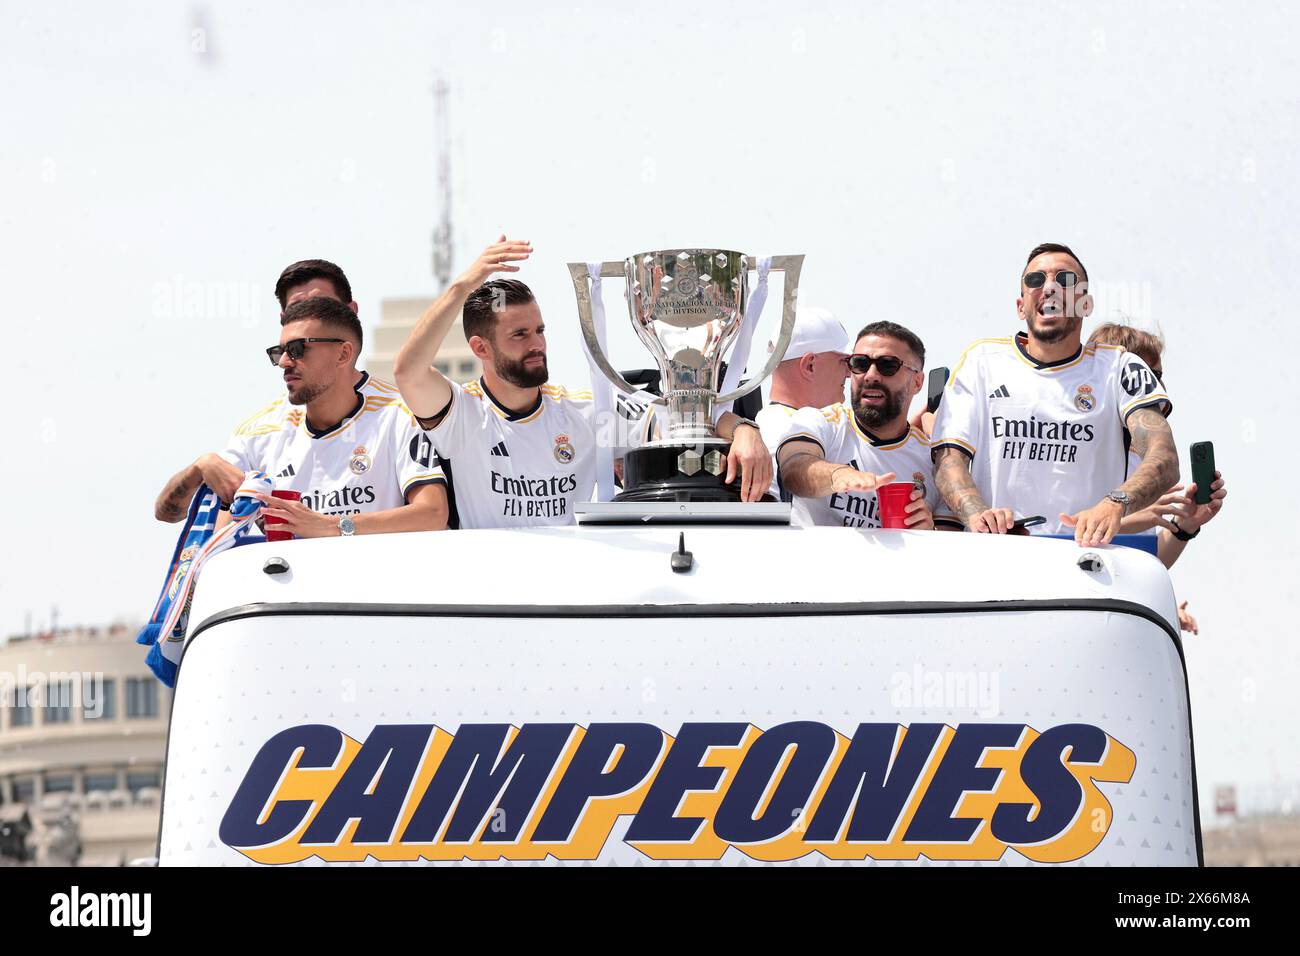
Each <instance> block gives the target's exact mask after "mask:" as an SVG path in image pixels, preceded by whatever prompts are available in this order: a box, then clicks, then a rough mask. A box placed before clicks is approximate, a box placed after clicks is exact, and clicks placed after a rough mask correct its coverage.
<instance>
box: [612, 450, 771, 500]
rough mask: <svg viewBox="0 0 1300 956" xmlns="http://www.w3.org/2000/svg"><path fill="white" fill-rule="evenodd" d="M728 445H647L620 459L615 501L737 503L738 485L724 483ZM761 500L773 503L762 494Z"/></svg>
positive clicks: (737, 482) (738, 495)
mask: <svg viewBox="0 0 1300 956" xmlns="http://www.w3.org/2000/svg"><path fill="white" fill-rule="evenodd" d="M730 448H731V445H730V443H728V442H718V441H712V442H702V443H700V444H698V445H647V446H646V447H644V448H637V449H635V450H633V451H630V452H628V454H627V456H626V457H625V458H624V459H623V488H624V490H623V491H622V492H621V493H620V494H617V495H615V496H614V500H615V501H640V502H652V501H674V502H688V501H700V502H709V501H730V502H739V501H740V500H741V498H740V482H739V481H735V482H732V483H731V484H729V485H728V484H726V483H724V481H723V478H724V477H725V476H726V454H727V451H728V450H729V449H730ZM761 500H763V501H775V500H776V499H775V498H773V497H772V496H771V495H768V494H765V495H764V496H763V498H762V499H761Z"/></svg>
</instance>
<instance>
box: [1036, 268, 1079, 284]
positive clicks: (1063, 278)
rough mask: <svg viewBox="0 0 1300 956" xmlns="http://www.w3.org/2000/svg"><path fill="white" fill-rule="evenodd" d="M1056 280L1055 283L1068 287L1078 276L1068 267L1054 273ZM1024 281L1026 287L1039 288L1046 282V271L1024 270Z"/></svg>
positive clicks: (1077, 279) (1076, 280)
mask: <svg viewBox="0 0 1300 956" xmlns="http://www.w3.org/2000/svg"><path fill="white" fill-rule="evenodd" d="M1056 281H1057V284H1059V285H1062V286H1065V288H1067V289H1068V288H1070V287H1071V286H1073V285H1074V284H1075V283H1076V282H1078V281H1079V276H1078V274H1077V273H1074V272H1071V271H1069V270H1068V269H1063V270H1061V271H1060V272H1058V273H1057V274H1056ZM1024 282H1025V288H1026V289H1041V288H1042V287H1043V286H1044V285H1045V284H1046V283H1047V273H1046V272H1042V271H1039V272H1026V273H1025V279H1024Z"/></svg>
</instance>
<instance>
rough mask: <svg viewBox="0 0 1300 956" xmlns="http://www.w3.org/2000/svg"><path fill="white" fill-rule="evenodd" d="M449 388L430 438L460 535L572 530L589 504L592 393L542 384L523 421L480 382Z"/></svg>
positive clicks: (592, 464)
mask: <svg viewBox="0 0 1300 956" xmlns="http://www.w3.org/2000/svg"><path fill="white" fill-rule="evenodd" d="M448 384H449V385H451V404H450V405H449V406H448V407H447V411H446V414H444V415H443V417H442V420H441V421H440V422H438V424H437V425H436V426H434V427H433V428H430V429H429V431H428V434H429V436H430V437H431V438H432V439H433V442H434V444H435V445H436V446H437V448H438V455H439V457H440V458H441V459H442V461H443V467H444V468H445V469H446V471H447V473H448V474H449V475H450V476H451V487H452V494H453V497H454V499H455V508H456V515H457V518H458V520H459V525H460V527H461V528H520V527H525V528H527V527H543V526H546V525H566V524H573V522H574V516H573V506H574V504H575V503H576V502H579V501H590V500H591V494H592V489H593V488H594V487H595V481H596V455H595V451H596V434H595V431H594V428H593V425H592V416H593V409H592V398H591V392H589V391H572V392H571V391H569V390H568V389H566V388H564V387H563V386H560V385H543V386H541V390H540V394H539V395H538V398H537V404H536V405H535V406H533V408H531V409H529V410H528V411H527V412H524V413H523V414H516V413H513V412H511V411H510V410H509V409H507V408H505V407H504V406H502V405H501V404H500V403H499V402H497V400H496V399H495V398H494V397H493V396H492V393H491V392H490V391H488V388H487V386H486V385H485V384H484V382H483V380H482V379H479V380H478V381H476V382H470V383H469V384H467V385H458V384H456V383H455V382H449V383H448Z"/></svg>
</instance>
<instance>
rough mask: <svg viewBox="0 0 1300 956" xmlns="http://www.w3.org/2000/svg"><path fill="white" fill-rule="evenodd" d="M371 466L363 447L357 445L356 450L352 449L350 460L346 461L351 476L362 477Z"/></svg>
mask: <svg viewBox="0 0 1300 956" xmlns="http://www.w3.org/2000/svg"><path fill="white" fill-rule="evenodd" d="M372 464H373V462H371V460H370V455H368V454H367V453H366V446H365V445H358V446H357V447H356V448H354V449H352V458H351V460H349V461H348V469H349V470H350V471H351V472H352V474H354V475H364V474H365V473H366V472H368V471H369V470H370V466H371V465H372Z"/></svg>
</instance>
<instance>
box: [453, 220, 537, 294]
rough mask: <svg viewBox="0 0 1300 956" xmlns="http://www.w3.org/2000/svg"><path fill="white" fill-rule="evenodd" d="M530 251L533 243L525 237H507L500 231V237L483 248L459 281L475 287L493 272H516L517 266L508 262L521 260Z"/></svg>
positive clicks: (530, 252) (530, 253)
mask: <svg viewBox="0 0 1300 956" xmlns="http://www.w3.org/2000/svg"><path fill="white" fill-rule="evenodd" d="M532 252H533V244H532V243H531V242H529V241H528V240H527V239H507V238H506V236H505V233H502V234H501V238H500V239H498V240H497V241H496V242H494V243H492V245H490V246H488V247H487V248H486V249H484V250H483V252H482V254H481V255H479V257H478V258H477V259H475V260H474V264H473V265H472V266H470V267H469V268H468V269H466V270H465V273H464V274H463V275H462V276H461V277H460V281H462V282H464V283H465V284H466V285H468V286H471V287H472V288H475V289H477V288H478V287H479V286H481V285H482V284H483V283H484V282H486V281H487V280H488V279H490V278H491V277H492V274H493V273H495V272H518V271H519V267H518V266H512V265H511V264H510V263H512V262H522V261H523V260H524V259H527V258H528V257H529V256H530V255H532Z"/></svg>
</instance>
